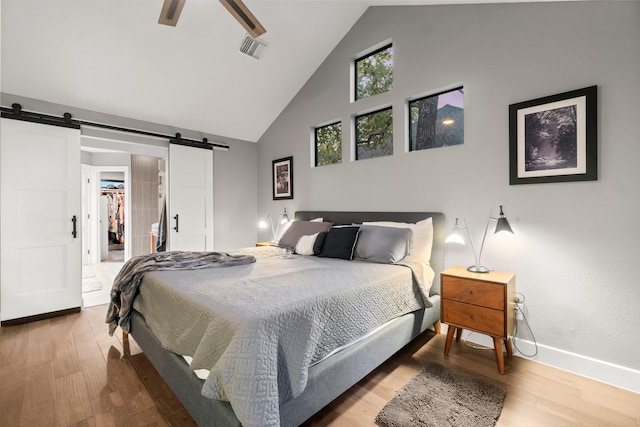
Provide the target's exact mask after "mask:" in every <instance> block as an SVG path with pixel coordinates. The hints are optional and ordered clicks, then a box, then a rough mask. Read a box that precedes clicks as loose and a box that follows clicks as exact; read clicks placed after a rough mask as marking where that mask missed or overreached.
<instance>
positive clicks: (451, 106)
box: [409, 87, 464, 151]
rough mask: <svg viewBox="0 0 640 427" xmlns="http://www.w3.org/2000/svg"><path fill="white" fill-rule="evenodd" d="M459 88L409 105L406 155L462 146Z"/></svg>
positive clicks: (461, 103)
mask: <svg viewBox="0 0 640 427" xmlns="http://www.w3.org/2000/svg"><path fill="white" fill-rule="evenodd" d="M463 101H464V90H463V88H462V87H458V88H455V89H453V90H449V91H447V92H442V93H438V94H435V95H429V96H425V97H423V98H419V99H414V100H413V101H409V116H410V120H409V151H416V150H426V149H428V148H437V147H446V146H449V145H458V144H462V143H464V102H463Z"/></svg>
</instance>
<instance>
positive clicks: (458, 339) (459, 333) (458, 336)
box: [456, 328, 462, 342]
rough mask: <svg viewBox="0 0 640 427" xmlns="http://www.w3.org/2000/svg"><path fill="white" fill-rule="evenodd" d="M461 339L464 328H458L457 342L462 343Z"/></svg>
mask: <svg viewBox="0 0 640 427" xmlns="http://www.w3.org/2000/svg"><path fill="white" fill-rule="evenodd" d="M460 337H462V328H456V342H460Z"/></svg>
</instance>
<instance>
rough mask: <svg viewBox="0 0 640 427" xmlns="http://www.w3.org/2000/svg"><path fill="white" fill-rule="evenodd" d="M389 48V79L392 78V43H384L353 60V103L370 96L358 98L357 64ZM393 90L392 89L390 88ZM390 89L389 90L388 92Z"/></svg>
mask: <svg viewBox="0 0 640 427" xmlns="http://www.w3.org/2000/svg"><path fill="white" fill-rule="evenodd" d="M389 48H391V77H392V78H393V42H389V43H385V44H384V46H382V47H379V48H377V49H374V50H372V51H371V52H369V53H366V54H364V55H360V56H358V57H356V58H355V59H354V60H353V101H354V102H357V101H360V100H362V99H366V98H369V97H370V96H365V97H363V98H358V75H359V74H358V62H359V61H362V60H363V59H366V58H368V57H370V56H373V55H376V54H378V53H380V52H382V51H384V50H387V49H389ZM392 89H393V87H392ZM390 90H391V89H389V91H390ZM389 91H387V92H389ZM382 93H386V92H382ZM376 95H380V93H378V94H376ZM371 96H375V95H371Z"/></svg>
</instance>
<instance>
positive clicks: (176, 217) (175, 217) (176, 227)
mask: <svg viewBox="0 0 640 427" xmlns="http://www.w3.org/2000/svg"><path fill="white" fill-rule="evenodd" d="M173 219H175V220H176V226H175V227H173V229H174V230H176V233H177V232H178V214H176V216H174V217H173Z"/></svg>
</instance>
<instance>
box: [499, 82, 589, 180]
mask: <svg viewBox="0 0 640 427" xmlns="http://www.w3.org/2000/svg"><path fill="white" fill-rule="evenodd" d="M597 93H598V91H597V86H590V87H586V88H584V89H578V90H573V91H570V92H564V93H560V94H557V95H551V96H546V97H544V98H538V99H533V100H531V101H525V102H520V103H517V104H511V105H509V184H511V185H514V184H534V183H544V182H566V181H595V180H597V179H598V152H597V146H598V142H597V138H598V136H597V120H598V115H597Z"/></svg>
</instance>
